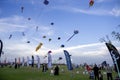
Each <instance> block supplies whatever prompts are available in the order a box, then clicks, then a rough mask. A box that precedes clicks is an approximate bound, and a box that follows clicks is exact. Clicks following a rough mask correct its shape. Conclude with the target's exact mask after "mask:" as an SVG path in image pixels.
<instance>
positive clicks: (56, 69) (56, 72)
mask: <svg viewBox="0 0 120 80" xmlns="http://www.w3.org/2000/svg"><path fill="white" fill-rule="evenodd" d="M54 75H59V67H58V65H56V67H55V69H54Z"/></svg>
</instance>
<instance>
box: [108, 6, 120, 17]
mask: <svg viewBox="0 0 120 80" xmlns="http://www.w3.org/2000/svg"><path fill="white" fill-rule="evenodd" d="M110 14H111V15H113V16H116V17H118V16H120V8H113V9H112V10H111V11H110Z"/></svg>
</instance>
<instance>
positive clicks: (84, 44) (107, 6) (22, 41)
mask: <svg viewBox="0 0 120 80" xmlns="http://www.w3.org/2000/svg"><path fill="white" fill-rule="evenodd" d="M43 1H44V0H0V39H1V40H2V41H3V43H4V48H3V51H4V53H5V54H4V55H2V60H4V59H5V58H7V60H12V59H14V58H15V57H16V58H18V57H27V56H31V55H39V56H40V57H41V62H43V61H44V60H43V56H44V55H46V54H47V52H48V51H49V50H51V51H52V52H53V53H52V57H53V62H54V61H55V60H56V59H58V57H61V56H62V57H63V60H62V62H65V59H64V58H65V57H64V53H63V50H64V49H66V50H68V52H69V53H70V54H72V57H71V58H72V61H73V63H84V62H88V63H98V62H99V63H100V62H102V61H104V60H106V61H107V62H108V63H112V60H111V57H110V54H109V52H108V50H107V48H106V46H105V44H104V43H100V41H99V39H100V38H102V37H105V36H106V35H108V36H109V37H110V39H111V41H112V42H113V44H114V45H115V46H116V47H117V49H118V51H119V52H120V44H119V41H117V40H115V39H114V38H113V37H111V32H112V31H113V30H115V31H118V32H119V31H120V28H119V27H118V25H119V24H120V0H95V3H94V5H93V6H91V7H89V0H48V1H49V4H48V5H44V4H43ZM22 6H23V7H24V10H23V13H22V12H21V7H22ZM28 18H31V20H28ZM52 22H53V23H54V25H51V23H52ZM36 26H38V27H39V28H38V31H36ZM74 30H79V33H78V34H77V35H75V36H74V37H73V38H72V39H71V40H70V41H68V42H66V41H67V39H68V38H69V37H70V36H71V35H72V34H73V32H74ZM22 32H24V33H25V36H22ZM10 34H12V38H11V39H8V38H9V35H10ZM44 35H45V36H46V38H42V36H44ZM58 37H61V39H60V40H58V39H57V38H58ZM49 38H51V39H52V40H51V42H49V41H48V39H49ZM28 40H29V41H30V43H29V44H28V43H26V42H27V41H28ZM40 42H42V43H43V46H42V48H41V49H40V50H39V51H38V52H35V48H36V46H37V45H38V44H39V43H40ZM61 44H64V45H65V47H64V48H61V47H60V46H61Z"/></svg>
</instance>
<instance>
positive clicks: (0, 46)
mask: <svg viewBox="0 0 120 80" xmlns="http://www.w3.org/2000/svg"><path fill="white" fill-rule="evenodd" d="M2 49H3V43H2V40H0V57H1V54H2Z"/></svg>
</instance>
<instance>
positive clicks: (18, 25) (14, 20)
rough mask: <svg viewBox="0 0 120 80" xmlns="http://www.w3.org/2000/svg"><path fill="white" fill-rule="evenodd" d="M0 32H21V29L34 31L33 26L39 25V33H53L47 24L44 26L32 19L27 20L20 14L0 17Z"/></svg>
mask: <svg viewBox="0 0 120 80" xmlns="http://www.w3.org/2000/svg"><path fill="white" fill-rule="evenodd" d="M0 26H1V27H0V32H5V33H8V32H22V31H27V32H29V31H31V30H32V31H31V32H34V31H35V27H36V26H39V31H40V32H41V35H53V34H54V30H53V28H51V27H49V26H44V25H42V24H38V25H37V24H36V23H35V21H34V20H32V21H28V20H27V19H26V18H24V17H22V16H17V15H14V16H11V17H7V18H1V19H0ZM31 32H30V34H32V33H31Z"/></svg>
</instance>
